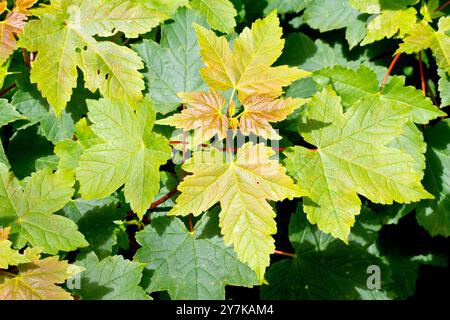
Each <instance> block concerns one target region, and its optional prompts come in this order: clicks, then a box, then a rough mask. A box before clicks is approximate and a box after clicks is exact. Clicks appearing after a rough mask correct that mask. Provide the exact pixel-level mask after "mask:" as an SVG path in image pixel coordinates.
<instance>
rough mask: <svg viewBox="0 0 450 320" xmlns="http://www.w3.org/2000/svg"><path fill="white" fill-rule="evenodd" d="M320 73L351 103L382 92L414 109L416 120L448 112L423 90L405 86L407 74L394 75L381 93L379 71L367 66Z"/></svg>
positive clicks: (425, 120)
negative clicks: (440, 107)
mask: <svg viewBox="0 0 450 320" xmlns="http://www.w3.org/2000/svg"><path fill="white" fill-rule="evenodd" d="M316 74H317V75H319V76H323V77H326V78H328V79H330V80H331V83H332V84H333V87H334V89H335V90H336V92H337V93H338V94H339V96H340V97H341V98H342V101H343V103H344V105H347V106H348V105H352V104H354V103H356V102H357V101H358V100H359V99H361V98H363V97H368V96H378V95H379V96H380V98H381V100H382V101H383V102H384V101H385V102H391V103H395V104H397V105H401V106H406V107H409V108H411V117H412V120H413V121H414V122H416V123H421V124H426V123H428V122H429V121H430V120H433V119H436V118H437V117H442V116H445V115H446V114H445V112H443V111H441V110H439V109H438V108H437V107H436V106H434V105H433V102H432V101H431V99H430V98H427V97H424V96H423V93H422V91H421V90H418V89H416V88H414V87H411V86H405V77H402V76H394V77H392V78H391V80H390V81H389V83H388V84H387V85H386V86H385V88H384V90H383V91H382V92H381V95H380V93H379V91H378V81H377V78H376V74H375V73H374V72H373V71H372V70H370V69H369V68H366V67H365V66H360V67H359V69H358V70H356V71H355V70H351V69H349V68H345V67H342V66H335V67H333V68H327V69H323V70H320V71H318V72H316Z"/></svg>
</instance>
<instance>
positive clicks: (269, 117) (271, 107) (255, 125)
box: [239, 95, 307, 139]
mask: <svg viewBox="0 0 450 320" xmlns="http://www.w3.org/2000/svg"><path fill="white" fill-rule="evenodd" d="M306 101H307V100H306V99H293V98H287V99H276V100H274V99H272V98H270V97H267V96H261V95H255V96H251V97H248V98H247V99H246V100H245V101H244V103H243V105H244V111H243V112H242V115H241V116H240V118H239V128H240V130H241V132H242V133H243V134H245V135H249V134H250V133H254V134H256V135H259V136H261V137H263V138H264V139H281V136H280V135H278V134H277V133H276V131H275V130H274V129H273V128H272V126H271V125H270V123H269V122H279V121H282V120H284V119H286V117H287V116H288V115H289V114H291V113H292V112H294V110H295V109H297V108H298V107H300V106H301V105H303V104H304V103H305V102H306Z"/></svg>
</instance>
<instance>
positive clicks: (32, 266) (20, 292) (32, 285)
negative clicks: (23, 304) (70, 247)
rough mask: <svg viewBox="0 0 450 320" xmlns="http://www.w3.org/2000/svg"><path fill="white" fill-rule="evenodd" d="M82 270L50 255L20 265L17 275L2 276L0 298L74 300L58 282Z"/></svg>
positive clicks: (0, 277) (0, 278) (0, 279)
mask: <svg viewBox="0 0 450 320" xmlns="http://www.w3.org/2000/svg"><path fill="white" fill-rule="evenodd" d="M80 271H82V269H80V268H73V267H71V265H69V264H68V263H67V261H59V260H58V257H57V256H55V257H48V258H45V259H43V260H39V258H38V257H35V259H34V260H33V261H32V263H26V264H21V265H19V274H18V275H17V276H15V277H12V278H11V277H8V276H0V300H72V299H73V298H72V296H71V295H70V294H69V293H68V292H66V291H65V290H64V289H63V288H61V287H59V286H57V285H56V284H59V283H63V282H64V281H66V280H67V279H69V278H70V277H72V276H73V275H75V274H76V273H78V272H80Z"/></svg>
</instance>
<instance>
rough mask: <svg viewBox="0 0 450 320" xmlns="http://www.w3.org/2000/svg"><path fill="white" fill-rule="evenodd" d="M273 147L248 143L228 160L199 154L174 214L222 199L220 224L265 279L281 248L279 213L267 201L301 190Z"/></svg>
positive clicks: (188, 166)
mask: <svg viewBox="0 0 450 320" xmlns="http://www.w3.org/2000/svg"><path fill="white" fill-rule="evenodd" d="M273 154H274V152H273V150H272V149H271V148H268V147H266V146H265V145H263V144H258V145H252V144H251V143H247V144H245V145H244V146H243V147H241V148H240V149H239V151H238V152H237V155H236V159H235V160H233V161H231V162H228V163H227V162H226V161H224V153H222V152H220V151H218V150H216V149H213V150H210V151H203V152H198V153H195V154H194V157H193V158H191V159H189V160H188V161H187V162H186V163H185V164H184V165H183V169H184V170H185V171H187V172H191V173H193V174H192V175H190V176H187V177H186V178H185V179H184V181H183V182H182V183H181V184H180V186H179V189H178V190H180V191H181V195H180V196H179V197H178V198H177V204H176V205H175V207H174V208H173V209H172V210H171V211H170V213H169V214H170V215H182V216H185V215H188V214H190V213H193V214H194V215H200V214H201V213H202V212H204V211H206V210H208V209H209V208H211V207H212V206H213V205H214V204H216V203H217V202H220V205H221V208H222V210H221V212H220V215H219V217H220V227H221V232H222V234H223V236H224V241H225V243H226V244H227V245H233V246H234V250H235V251H236V253H237V256H238V258H239V260H241V261H243V262H245V263H247V264H248V265H249V266H250V267H251V268H252V269H253V270H255V272H256V274H257V276H258V278H259V280H260V282H261V283H262V282H263V281H264V272H265V269H266V267H267V266H268V265H269V263H270V254H272V253H273V252H274V250H275V246H274V239H273V238H272V236H271V235H273V234H275V233H276V223H275V219H274V218H275V212H274V211H273V209H272V207H271V206H270V205H269V204H268V203H267V201H265V200H273V201H281V200H284V199H286V198H288V199H293V198H294V197H299V196H300V195H301V192H300V189H299V187H298V186H296V185H295V184H294V182H293V180H292V179H291V178H290V177H289V176H287V175H286V174H285V169H284V168H283V167H282V166H281V165H280V164H279V163H278V161H277V160H272V159H270V157H271V156H272V155H273Z"/></svg>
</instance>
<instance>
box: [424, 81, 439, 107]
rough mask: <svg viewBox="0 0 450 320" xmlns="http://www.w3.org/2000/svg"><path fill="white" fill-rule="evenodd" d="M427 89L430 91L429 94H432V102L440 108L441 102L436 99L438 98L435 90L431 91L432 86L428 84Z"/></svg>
mask: <svg viewBox="0 0 450 320" xmlns="http://www.w3.org/2000/svg"><path fill="white" fill-rule="evenodd" d="M427 89H428V93H429V94H430V97H431V100H432V101H433V103H434V105H435V106H438V107H439V102H438V101H437V99H436V96H435V95H434V93H433V90H431V88H430V85H429V84H428V82H427Z"/></svg>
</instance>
